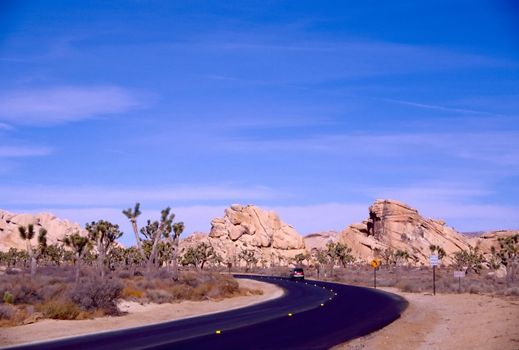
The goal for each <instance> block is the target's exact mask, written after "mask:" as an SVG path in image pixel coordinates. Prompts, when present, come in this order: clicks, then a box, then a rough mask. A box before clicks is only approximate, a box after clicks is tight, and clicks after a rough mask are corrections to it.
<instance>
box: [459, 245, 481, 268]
mask: <svg viewBox="0 0 519 350" xmlns="http://www.w3.org/2000/svg"><path fill="white" fill-rule="evenodd" d="M454 263H455V265H456V267H457V268H458V269H465V274H468V273H469V272H470V271H474V272H475V273H477V274H479V273H480V272H481V270H482V269H483V263H485V258H484V257H483V254H482V253H481V252H480V251H479V247H475V248H473V247H472V246H469V250H468V251H467V250H459V251H457V252H456V253H454Z"/></svg>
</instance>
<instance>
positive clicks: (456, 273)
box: [454, 271, 465, 278]
mask: <svg viewBox="0 0 519 350" xmlns="http://www.w3.org/2000/svg"><path fill="white" fill-rule="evenodd" d="M463 277H465V271H454V278H463Z"/></svg>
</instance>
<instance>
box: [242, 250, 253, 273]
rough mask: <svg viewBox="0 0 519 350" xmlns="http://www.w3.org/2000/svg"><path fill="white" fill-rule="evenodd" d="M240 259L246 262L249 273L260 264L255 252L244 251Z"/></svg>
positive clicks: (246, 269)
mask: <svg viewBox="0 0 519 350" xmlns="http://www.w3.org/2000/svg"><path fill="white" fill-rule="evenodd" d="M239 258H240V259H243V261H245V271H246V272H248V271H249V269H251V268H252V267H253V266H256V264H257V263H258V258H256V252H255V251H254V250H248V249H245V250H242V251H241V253H240V255H239Z"/></svg>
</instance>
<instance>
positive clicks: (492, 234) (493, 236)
mask: <svg viewBox="0 0 519 350" xmlns="http://www.w3.org/2000/svg"><path fill="white" fill-rule="evenodd" d="M515 235H519V230H499V231H488V232H484V233H482V234H480V235H478V236H476V237H473V238H472V242H473V245H475V246H476V245H477V246H479V247H480V249H481V251H483V252H485V253H487V254H489V253H490V251H491V249H492V247H495V248H496V249H499V241H498V240H499V238H506V237H511V236H515Z"/></svg>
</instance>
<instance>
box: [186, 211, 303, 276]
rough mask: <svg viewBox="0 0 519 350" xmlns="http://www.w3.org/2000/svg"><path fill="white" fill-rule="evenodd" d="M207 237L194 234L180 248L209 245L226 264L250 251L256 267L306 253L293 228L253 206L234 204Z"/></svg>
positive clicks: (214, 224)
mask: <svg viewBox="0 0 519 350" xmlns="http://www.w3.org/2000/svg"><path fill="white" fill-rule="evenodd" d="M211 225H212V227H211V232H210V233H209V235H208V236H204V235H201V234H195V235H192V236H189V237H187V238H186V239H184V240H183V241H182V243H181V250H182V248H183V247H188V246H189V245H191V244H197V243H199V242H203V241H205V242H207V243H209V244H211V245H212V246H213V247H214V249H215V250H216V252H217V253H218V254H219V255H220V256H221V257H222V258H223V260H224V261H226V262H234V261H236V260H237V257H238V256H239V255H240V253H241V252H242V251H244V250H249V251H250V250H253V251H254V252H255V255H256V257H257V258H258V265H264V266H271V265H273V264H276V265H277V264H279V263H280V262H281V263H282V264H283V263H284V264H286V262H287V261H288V260H289V259H291V258H293V257H294V256H295V255H297V254H299V253H304V252H305V244H304V242H303V238H302V237H301V236H300V235H299V234H298V233H297V232H296V230H294V228H293V227H292V226H290V225H288V224H286V223H284V222H283V221H281V220H280V218H279V216H278V215H277V214H276V213H275V212H267V211H264V210H262V209H260V208H258V207H255V206H253V205H247V206H242V205H238V204H233V205H232V206H231V207H230V208H227V209H226V210H225V215H224V217H223V218H216V219H214V220H213V221H212V222H211Z"/></svg>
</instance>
